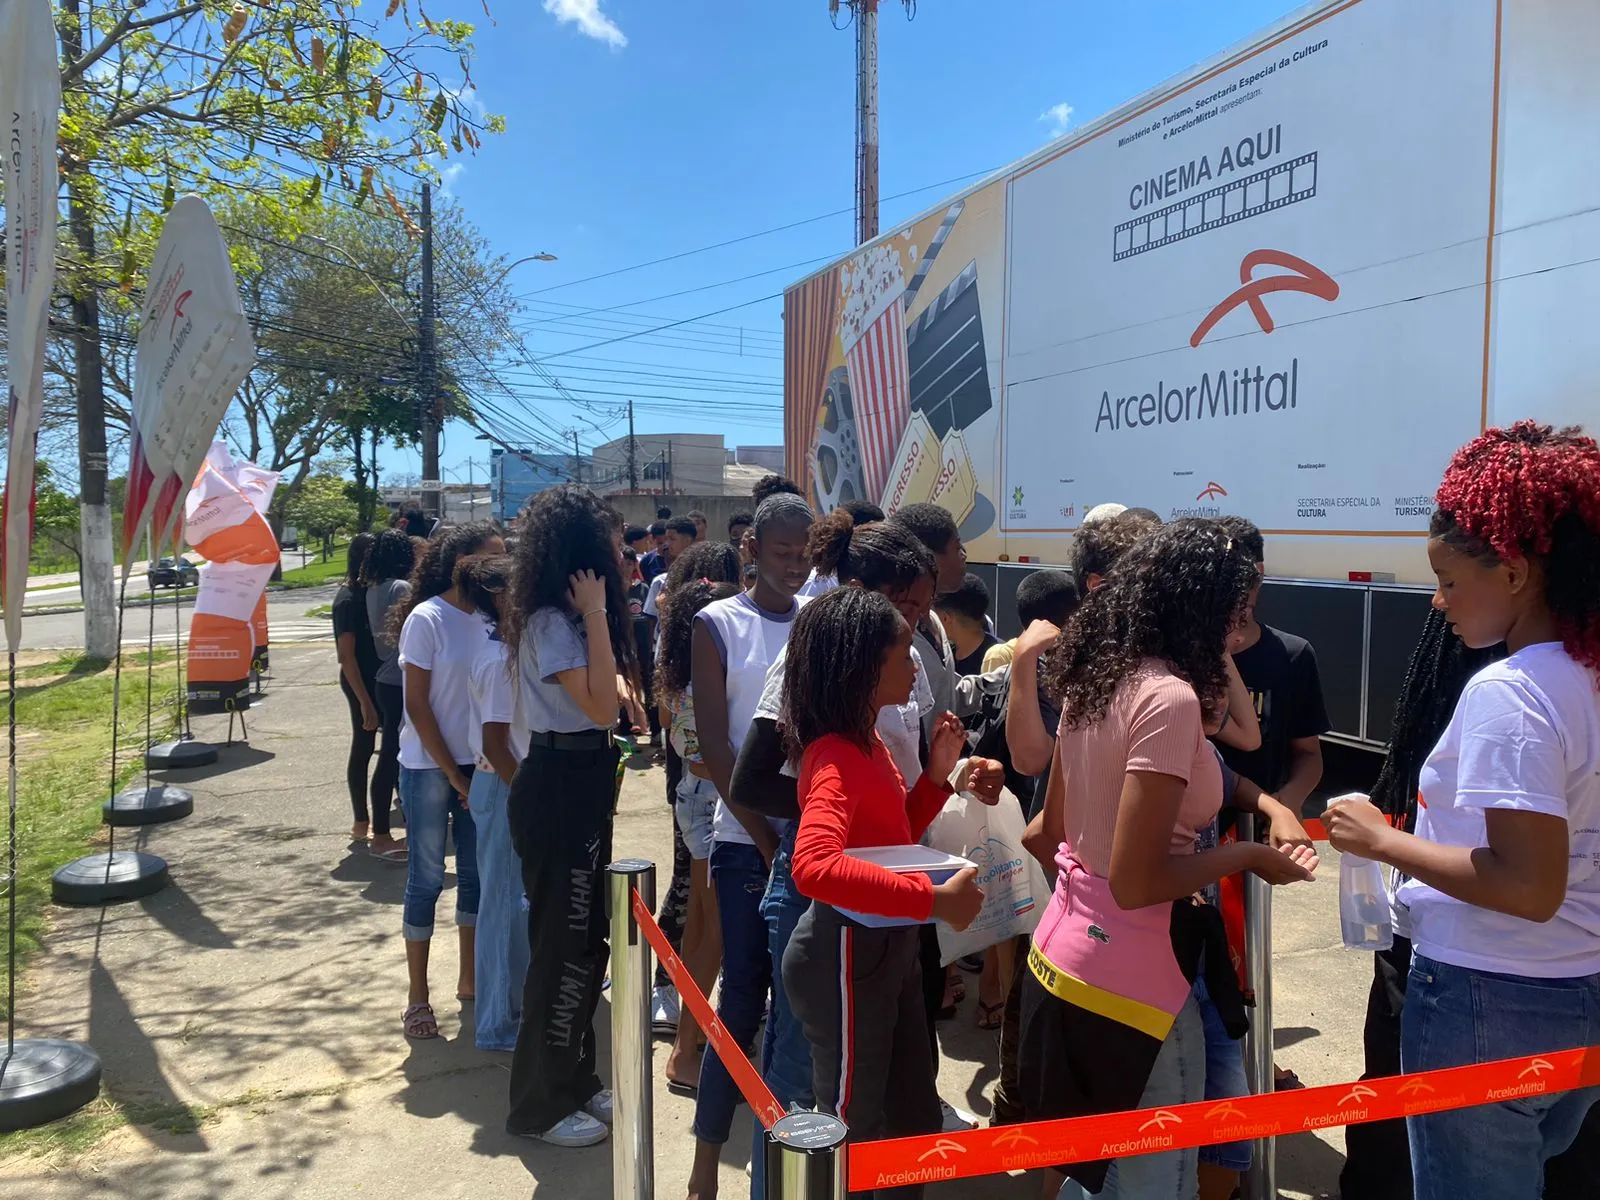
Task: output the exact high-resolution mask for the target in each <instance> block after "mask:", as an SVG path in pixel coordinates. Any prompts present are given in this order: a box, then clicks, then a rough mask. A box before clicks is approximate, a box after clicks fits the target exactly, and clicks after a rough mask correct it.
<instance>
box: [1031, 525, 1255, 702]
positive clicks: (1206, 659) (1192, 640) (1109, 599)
mask: <svg viewBox="0 0 1600 1200" xmlns="http://www.w3.org/2000/svg"><path fill="white" fill-rule="evenodd" d="M1260 581H1261V572H1260V571H1258V570H1257V569H1256V565H1255V563H1254V562H1252V561H1251V560H1250V556H1249V554H1248V553H1246V551H1245V549H1244V547H1243V546H1241V545H1240V544H1239V543H1238V542H1236V541H1235V540H1234V539H1233V538H1231V537H1229V536H1228V534H1227V533H1226V532H1225V531H1224V530H1223V529H1222V528H1221V527H1220V526H1219V525H1217V524H1216V522H1214V521H1206V520H1201V519H1198V518H1185V519H1183V520H1179V521H1174V522H1172V523H1171V524H1170V525H1163V526H1162V527H1160V528H1159V529H1156V530H1154V531H1153V532H1152V533H1150V535H1149V536H1148V537H1144V538H1141V539H1140V540H1139V541H1138V542H1136V543H1135V544H1134V545H1133V546H1131V547H1130V548H1129V549H1128V550H1127V552H1126V553H1124V554H1123V556H1122V557H1121V558H1120V559H1118V560H1117V563H1116V565H1115V566H1113V567H1112V568H1111V570H1110V572H1109V573H1108V574H1107V575H1106V579H1105V582H1104V583H1103V584H1102V585H1101V586H1100V587H1099V588H1097V589H1095V590H1094V591H1093V592H1090V593H1089V595H1088V596H1087V598H1085V600H1084V602H1083V604H1082V605H1081V606H1080V607H1079V609H1078V611H1077V612H1076V613H1074V614H1073V616H1072V620H1071V621H1070V622H1068V624H1067V628H1066V629H1065V630H1064V631H1063V633H1062V636H1061V637H1059V638H1057V639H1056V643H1055V645H1054V646H1052V647H1051V649H1050V650H1049V652H1048V654H1047V656H1046V659H1045V665H1044V678H1045V686H1046V688H1047V689H1048V691H1049V692H1050V694H1051V695H1053V696H1057V697H1059V698H1060V699H1061V712H1062V716H1063V718H1064V719H1065V722H1066V727H1067V728H1069V729H1081V728H1083V727H1084V726H1086V725H1092V724H1093V723H1094V722H1096V721H1098V720H1100V719H1101V718H1102V717H1104V716H1105V714H1106V708H1107V706H1108V705H1109V704H1110V703H1111V698H1112V696H1114V695H1115V694H1116V691H1117V689H1118V688H1119V687H1121V686H1122V682H1123V680H1125V679H1127V678H1128V676H1130V675H1131V674H1133V672H1134V671H1135V670H1136V669H1137V668H1138V666H1139V664H1140V663H1141V662H1143V661H1144V660H1145V659H1147V658H1157V659H1161V660H1163V661H1164V662H1166V664H1167V665H1168V666H1169V667H1170V668H1171V669H1172V671H1173V673H1174V674H1176V675H1177V676H1178V677H1179V678H1181V679H1183V680H1184V681H1185V682H1187V683H1188V684H1189V685H1190V686H1191V687H1193V688H1194V690H1195V694H1196V695H1197V696H1199V698H1200V703H1201V706H1202V707H1203V708H1204V709H1205V711H1207V712H1208V713H1209V712H1212V711H1214V710H1215V709H1216V708H1217V707H1218V706H1220V705H1221V704H1222V702H1223V698H1224V696H1225V695H1226V693H1227V690H1228V676H1227V671H1226V669H1225V668H1224V666H1223V656H1224V654H1225V653H1226V643H1227V637H1228V631H1229V630H1230V629H1232V628H1233V627H1234V625H1235V623H1236V622H1237V620H1238V616H1239V613H1240V612H1241V611H1242V610H1243V608H1244V605H1245V602H1246V600H1247V598H1248V597H1249V595H1250V590H1251V589H1252V588H1253V587H1255V585H1256V584H1257V583H1259V582H1260Z"/></svg>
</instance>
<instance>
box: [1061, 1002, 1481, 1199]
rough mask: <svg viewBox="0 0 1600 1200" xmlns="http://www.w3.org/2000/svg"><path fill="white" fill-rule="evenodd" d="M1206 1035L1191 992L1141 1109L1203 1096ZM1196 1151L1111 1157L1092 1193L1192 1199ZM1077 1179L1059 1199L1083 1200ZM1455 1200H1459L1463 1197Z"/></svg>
mask: <svg viewBox="0 0 1600 1200" xmlns="http://www.w3.org/2000/svg"><path fill="white" fill-rule="evenodd" d="M1205 1090H1206V1033H1205V1024H1204V1022H1203V1021H1201V1019H1200V1006H1199V1003H1198V1002H1197V1001H1196V1000H1195V998H1194V996H1193V995H1192V994H1191V995H1190V997H1189V999H1188V1000H1187V1001H1185V1002H1184V1006H1183V1009H1182V1011H1180V1012H1179V1013H1178V1019H1177V1020H1176V1021H1174V1022H1173V1024H1172V1032H1171V1033H1169V1034H1167V1040H1166V1041H1164V1042H1162V1043H1161V1053H1160V1054H1158V1055H1156V1063H1155V1066H1154V1067H1153V1068H1151V1071H1150V1079H1149V1081H1148V1082H1147V1083H1146V1084H1145V1085H1144V1094H1143V1095H1142V1096H1140V1097H1139V1107H1140V1108H1170V1107H1171V1106H1172V1105H1174V1104H1193V1103H1195V1102H1196V1101H1199V1100H1204V1099H1205ZM1198 1161H1199V1155H1198V1153H1197V1152H1196V1151H1195V1150H1192V1149H1191V1150H1167V1151H1164V1152H1162V1153H1160V1154H1140V1155H1136V1156H1134V1157H1132V1158H1118V1159H1113V1160H1112V1163H1111V1169H1110V1170H1109V1171H1108V1172H1107V1173H1106V1182H1105V1186H1104V1187H1102V1188H1101V1189H1100V1190H1099V1191H1098V1192H1095V1193H1093V1194H1094V1196H1095V1197H1096V1200H1192V1197H1194V1196H1196V1195H1197V1194H1199V1191H1200V1174H1199V1170H1200V1169H1199V1166H1198ZM1088 1194H1089V1193H1086V1192H1085V1191H1084V1190H1083V1188H1082V1187H1081V1186H1080V1185H1079V1184H1078V1183H1077V1182H1076V1181H1075V1180H1071V1179H1069V1180H1067V1181H1066V1183H1064V1184H1062V1185H1061V1191H1060V1192H1059V1193H1058V1194H1057V1200H1085V1197H1086V1196H1087V1195H1088ZM1453 1200H1462V1197H1461V1196H1456V1197H1453Z"/></svg>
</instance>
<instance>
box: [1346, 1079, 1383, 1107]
mask: <svg viewBox="0 0 1600 1200" xmlns="http://www.w3.org/2000/svg"><path fill="white" fill-rule="evenodd" d="M1377 1094H1378V1093H1377V1092H1375V1091H1373V1090H1372V1089H1371V1088H1369V1087H1368V1086H1367V1085H1366V1084H1364V1083H1358V1084H1356V1085H1355V1087H1353V1088H1351V1089H1350V1090H1349V1091H1348V1092H1346V1093H1345V1094H1344V1095H1343V1096H1341V1097H1339V1107H1340V1108H1343V1107H1344V1106H1345V1105H1346V1104H1360V1103H1361V1102H1362V1101H1363V1100H1371V1099H1374V1098H1375V1097H1376V1096H1377Z"/></svg>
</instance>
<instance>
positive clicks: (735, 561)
mask: <svg viewBox="0 0 1600 1200" xmlns="http://www.w3.org/2000/svg"><path fill="white" fill-rule="evenodd" d="M689 579H704V580H706V581H708V582H710V583H742V582H743V580H744V567H743V566H742V565H741V564H740V562H739V551H738V550H736V549H735V548H734V547H733V545H732V543H729V542H696V543H695V544H694V545H692V546H690V547H689V548H688V549H687V550H685V551H684V552H683V553H682V554H680V555H678V557H677V558H675V559H673V560H672V566H671V567H670V568H669V569H668V571H667V582H666V583H664V584H662V585H661V586H662V587H663V588H664V589H665V590H664V591H663V592H662V594H661V599H660V600H659V601H658V602H657V603H658V604H660V605H662V606H665V605H667V604H669V603H671V597H672V594H673V593H674V592H676V591H677V590H678V587H679V586H680V585H681V584H682V583H684V581H686V580H689Z"/></svg>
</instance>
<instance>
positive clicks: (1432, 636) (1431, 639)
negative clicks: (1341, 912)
mask: <svg viewBox="0 0 1600 1200" xmlns="http://www.w3.org/2000/svg"><path fill="white" fill-rule="evenodd" d="M1505 656H1506V648H1505V646H1503V645H1500V646H1495V647H1493V648H1492V649H1489V650H1472V649H1469V648H1468V647H1467V644H1466V643H1465V642H1463V641H1462V640H1461V639H1460V638H1458V637H1457V636H1456V635H1455V634H1454V633H1453V632H1451V629H1450V618H1449V617H1448V616H1446V615H1445V614H1444V612H1442V611H1441V610H1439V609H1437V608H1435V609H1430V610H1429V611H1428V619H1427V621H1426V622H1425V623H1424V625H1423V627H1422V638H1421V640H1419V641H1418V642H1417V648H1416V649H1415V650H1413V651H1412V653H1411V665H1410V666H1409V667H1407V668H1406V677H1405V682H1404V683H1402V684H1401V685H1400V698H1399V699H1398V700H1397V701H1396V702H1395V706H1394V732H1393V733H1392V734H1391V735H1390V738H1389V753H1388V754H1387V755H1386V756H1385V757H1384V760H1383V766H1382V768H1380V769H1379V771H1378V781H1377V782H1376V783H1374V784H1373V785H1372V802H1373V804H1375V805H1377V806H1378V808H1380V809H1382V810H1383V811H1384V812H1385V813H1387V814H1388V815H1389V816H1391V817H1404V818H1405V825H1404V828H1405V829H1406V830H1407V831H1408V832H1409V831H1410V830H1412V829H1414V828H1415V827H1416V823H1417V786H1418V780H1419V778H1420V776H1421V774H1422V764H1423V763H1424V762H1425V761H1426V760H1427V757H1428V755H1429V754H1431V753H1433V748H1434V747H1435V746H1437V745H1438V744H1439V739H1440V738H1441V737H1443V736H1444V731H1445V727H1446V726H1447V725H1449V724H1450V717H1451V714H1452V713H1454V712H1455V707H1456V702H1457V701H1458V700H1459V699H1460V698H1461V693H1462V691H1463V690H1464V689H1465V688H1466V686H1467V681H1468V680H1469V679H1471V678H1472V677H1473V676H1474V675H1476V674H1477V673H1478V672H1479V671H1480V670H1482V669H1483V668H1484V667H1486V666H1488V665H1489V664H1490V663H1492V662H1495V661H1496V660H1498V659H1501V658H1504V657H1505Z"/></svg>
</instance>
